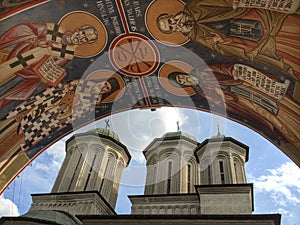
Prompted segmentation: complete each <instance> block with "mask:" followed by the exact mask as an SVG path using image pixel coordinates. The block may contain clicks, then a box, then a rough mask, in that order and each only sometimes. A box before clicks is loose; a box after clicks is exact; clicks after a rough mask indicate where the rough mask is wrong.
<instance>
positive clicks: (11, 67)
mask: <svg viewBox="0 0 300 225" xmlns="http://www.w3.org/2000/svg"><path fill="white" fill-rule="evenodd" d="M97 39H98V33H97V30H96V29H95V28H94V27H93V26H90V25H89V24H85V25H83V26H80V27H78V29H77V30H75V31H68V30H67V29H65V28H64V27H62V26H60V25H58V24H54V23H22V24H17V25H15V26H14V27H12V28H11V29H9V30H7V31H6V32H4V33H3V34H1V35H0V56H1V57H0V74H1V75H0V85H1V86H7V87H9V90H8V91H6V92H5V93H4V94H2V96H1V97H0V109H3V108H4V107H6V106H7V105H8V104H10V103H11V102H12V101H13V100H25V99H28V97H30V96H31V95H32V94H33V92H34V91H35V89H36V88H37V87H38V86H39V85H40V84H41V82H42V83H44V84H45V86H56V85H57V84H58V83H59V82H60V81H61V80H62V79H63V78H64V76H65V75H66V71H65V69H64V68H63V66H65V65H66V64H67V62H69V61H70V60H72V59H73V57H74V54H75V51H76V47H77V46H79V45H90V44H93V43H94V42H95V41H96V40H97ZM20 78H22V82H19V80H20Z"/></svg>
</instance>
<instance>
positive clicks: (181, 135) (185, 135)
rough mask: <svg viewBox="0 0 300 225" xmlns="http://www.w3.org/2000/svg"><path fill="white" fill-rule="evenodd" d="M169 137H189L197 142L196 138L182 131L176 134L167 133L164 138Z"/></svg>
mask: <svg viewBox="0 0 300 225" xmlns="http://www.w3.org/2000/svg"><path fill="white" fill-rule="evenodd" d="M168 137H171V138H172V137H187V138H188V139H191V140H193V141H197V140H196V138H194V137H193V136H191V135H189V134H187V133H184V132H182V131H176V132H168V133H165V134H164V135H163V136H162V138H168Z"/></svg>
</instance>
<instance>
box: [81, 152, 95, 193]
mask: <svg viewBox="0 0 300 225" xmlns="http://www.w3.org/2000/svg"><path fill="white" fill-rule="evenodd" d="M96 158H97V154H96V153H95V154H94V157H93V161H92V163H91V165H90V169H89V172H88V174H87V178H86V182H85V185H84V189H83V190H84V191H85V190H86V188H87V186H88V183H89V181H90V178H91V175H92V172H93V170H94V164H95V161H96Z"/></svg>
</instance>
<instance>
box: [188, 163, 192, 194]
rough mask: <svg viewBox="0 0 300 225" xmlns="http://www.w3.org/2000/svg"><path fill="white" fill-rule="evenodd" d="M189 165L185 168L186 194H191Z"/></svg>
mask: <svg viewBox="0 0 300 225" xmlns="http://www.w3.org/2000/svg"><path fill="white" fill-rule="evenodd" d="M191 167H192V166H191V164H188V166H187V192H188V193H191Z"/></svg>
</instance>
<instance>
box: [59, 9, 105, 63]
mask: <svg viewBox="0 0 300 225" xmlns="http://www.w3.org/2000/svg"><path fill="white" fill-rule="evenodd" d="M58 24H59V25H61V26H63V27H64V28H66V29H67V30H70V31H75V30H76V29H78V27H81V26H85V25H89V26H92V27H94V28H95V29H96V31H97V33H98V38H97V40H96V41H95V42H94V43H90V44H88V45H79V46H78V47H77V48H76V50H75V56H77V57H81V58H88V57H93V56H95V55H97V54H99V53H100V52H101V51H103V49H104V48H105V46H106V44H107V40H108V36H107V31H106V28H105V26H104V25H103V23H102V22H101V21H100V20H99V19H98V18H97V17H96V16H94V15H93V14H91V13H88V12H85V11H73V12H70V13H68V14H66V15H65V16H63V17H62V18H61V19H60V21H59V22H58Z"/></svg>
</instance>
